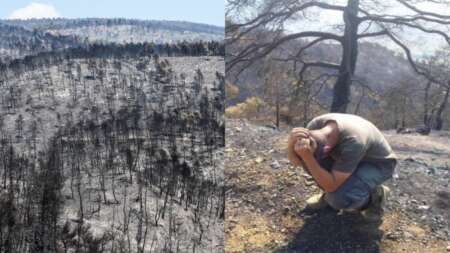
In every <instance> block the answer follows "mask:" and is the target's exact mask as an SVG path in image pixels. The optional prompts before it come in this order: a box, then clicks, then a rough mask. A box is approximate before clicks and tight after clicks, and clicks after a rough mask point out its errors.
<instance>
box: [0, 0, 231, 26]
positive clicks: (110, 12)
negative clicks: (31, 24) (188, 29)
mask: <svg viewBox="0 0 450 253" xmlns="http://www.w3.org/2000/svg"><path fill="white" fill-rule="evenodd" d="M224 5H225V0H42V1H40V0H36V1H30V0H0V6H1V8H0V18H4V19H7V18H16V19H17V18H20V19H28V18H46V17H47V18H52V17H63V18H85V17H101V18H111V17H116V18H117V17H120V18H133V19H154V20H181V21H191V22H196V23H204V24H211V25H217V26H224V19H225V18H224V13H225V12H224V8H225V6H224Z"/></svg>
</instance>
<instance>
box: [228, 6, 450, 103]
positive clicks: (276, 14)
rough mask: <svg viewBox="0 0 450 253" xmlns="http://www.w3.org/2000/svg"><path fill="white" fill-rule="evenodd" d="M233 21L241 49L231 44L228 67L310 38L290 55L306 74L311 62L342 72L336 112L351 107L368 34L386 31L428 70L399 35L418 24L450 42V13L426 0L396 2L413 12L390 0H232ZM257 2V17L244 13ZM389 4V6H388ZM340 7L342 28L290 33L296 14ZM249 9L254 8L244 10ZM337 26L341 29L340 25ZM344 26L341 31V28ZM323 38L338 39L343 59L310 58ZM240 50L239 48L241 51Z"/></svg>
mask: <svg viewBox="0 0 450 253" xmlns="http://www.w3.org/2000/svg"><path fill="white" fill-rule="evenodd" d="M227 2H228V5H227V9H228V10H227V13H228V17H229V20H228V24H227V27H226V34H227V36H226V42H227V45H230V46H229V47H230V48H233V47H235V45H237V44H239V48H238V50H227V55H226V58H227V60H226V65H227V71H230V70H232V69H233V68H236V69H239V71H238V74H239V73H240V72H241V71H242V70H243V69H245V68H248V67H249V66H251V65H252V64H253V63H255V62H256V61H257V60H259V59H261V58H263V57H266V56H268V55H269V54H270V53H272V52H273V51H274V50H280V49H281V48H282V47H283V45H284V44H287V43H299V39H303V40H306V43H304V44H302V45H301V46H300V47H299V48H298V49H297V52H295V53H294V54H292V55H288V56H287V57H286V60H290V61H292V62H293V63H294V64H297V63H301V65H300V66H301V67H300V70H299V73H298V75H299V77H300V79H302V77H303V75H304V73H305V72H306V70H307V69H309V68H323V69H328V70H331V71H334V72H336V73H337V78H336V81H335V83H334V86H333V101H332V104H331V107H330V110H331V111H332V112H345V111H346V110H347V107H348V105H349V103H350V97H351V89H350V87H351V85H352V83H353V81H354V79H355V78H354V74H355V69H356V66H357V60H358V42H359V41H360V40H363V39H367V38H377V37H383V38H385V39H386V40H387V41H389V42H392V43H393V44H394V45H397V46H398V47H399V48H400V49H402V50H403V52H404V53H405V55H406V57H407V59H408V61H409V63H410V64H411V66H412V68H413V69H414V71H415V72H417V73H418V74H421V75H424V76H427V77H428V78H430V79H434V78H433V77H432V76H430V75H428V73H427V72H426V71H424V70H423V69H422V68H421V66H419V65H418V64H416V62H415V60H414V58H413V53H412V49H411V48H410V47H408V45H406V44H405V43H404V42H403V41H402V40H401V39H400V37H399V34H400V32H401V31H403V30H404V29H410V30H416V31H420V32H423V33H427V34H430V35H436V36H438V37H440V38H443V39H444V40H445V41H446V42H447V43H448V44H449V45H450V36H449V35H448V33H447V32H446V27H448V25H449V24H450V16H447V15H441V14H438V13H433V12H429V11H425V10H422V9H420V8H419V7H417V3H419V2H424V1H420V0H419V1H412V0H394V1H392V3H393V4H395V5H396V6H401V7H402V8H404V9H406V10H407V11H408V12H410V13H412V14H410V15H396V14H390V13H389V12H388V11H387V9H388V8H387V7H388V6H386V4H385V2H381V1H365V0H347V1H346V2H345V5H339V4H335V1H318V0H301V1H293V0H265V1H260V2H258V1H248V0H247V1H246V0H228V1H227ZM434 2H435V3H436V4H442V5H449V3H448V2H447V1H434ZM249 6H253V7H251V9H252V11H253V12H255V11H256V12H257V14H256V15H255V16H253V17H251V18H245V17H242V16H239V14H237V13H239V10H241V9H242V8H249ZM385 7H386V8H385ZM317 9H319V10H320V11H334V12H339V13H341V15H342V17H343V24H337V25H338V26H339V28H340V29H337V31H336V32H324V31H319V30H315V29H312V30H310V31H308V30H306V31H300V32H295V33H286V30H285V27H286V25H287V24H288V22H292V21H293V20H295V19H298V18H300V19H303V18H307V17H310V16H311V14H313V13H314V12H313V11H314V10H317ZM244 13H246V14H245V15H248V13H249V12H244ZM335 30H336V29H335ZM339 30H341V31H342V32H341V34H339V33H337V32H338V31H339ZM322 42H332V43H336V44H338V45H339V46H340V47H341V49H342V51H341V55H340V56H341V57H340V61H339V62H329V61H325V60H320V61H308V58H307V57H306V56H305V51H306V50H307V49H309V48H312V47H314V46H317V45H318V44H319V43H322ZM235 51H237V52H235Z"/></svg>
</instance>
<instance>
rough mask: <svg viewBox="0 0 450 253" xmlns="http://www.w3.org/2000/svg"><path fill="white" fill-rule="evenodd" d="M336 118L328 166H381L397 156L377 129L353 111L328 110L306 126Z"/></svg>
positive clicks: (351, 168)
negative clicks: (336, 133)
mask: <svg viewBox="0 0 450 253" xmlns="http://www.w3.org/2000/svg"><path fill="white" fill-rule="evenodd" d="M330 121H334V122H336V124H337V126H338V128H339V140H338V143H337V145H336V146H335V147H334V148H333V149H332V151H331V153H330V156H331V157H332V158H333V160H334V163H333V165H332V168H331V169H332V170H338V171H342V172H353V171H355V169H356V168H357V166H358V164H359V163H361V162H369V163H372V164H374V165H379V166H384V164H386V162H389V160H395V159H396V158H397V157H396V155H395V153H394V152H393V151H392V148H391V146H390V145H389V143H388V142H387V140H386V138H384V136H383V134H382V133H381V131H380V130H379V129H378V128H377V127H376V126H375V125H374V124H372V123H371V122H370V121H368V120H366V119H364V118H361V117H359V116H357V115H353V114H344V113H328V114H324V115H321V116H318V117H316V118H314V119H313V120H312V121H311V122H309V123H308V126H307V128H308V129H310V130H314V129H320V128H322V127H324V126H325V125H326V123H327V122H330Z"/></svg>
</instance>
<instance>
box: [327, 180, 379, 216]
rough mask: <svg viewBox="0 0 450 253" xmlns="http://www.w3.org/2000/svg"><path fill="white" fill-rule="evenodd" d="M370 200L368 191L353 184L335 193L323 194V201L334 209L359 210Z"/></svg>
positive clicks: (361, 186) (362, 186)
mask: <svg viewBox="0 0 450 253" xmlns="http://www.w3.org/2000/svg"><path fill="white" fill-rule="evenodd" d="M369 198H370V190H369V189H368V188H367V187H365V186H364V185H360V184H358V183H354V184H351V185H346V187H343V188H340V189H338V190H337V191H335V192H330V193H326V194H325V201H327V203H328V204H329V205H330V206H331V207H333V208H334V209H337V210H340V209H359V208H360V207H362V206H364V205H365V204H366V203H367V201H369Z"/></svg>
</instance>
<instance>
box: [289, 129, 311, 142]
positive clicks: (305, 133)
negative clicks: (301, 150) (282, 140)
mask: <svg viewBox="0 0 450 253" xmlns="http://www.w3.org/2000/svg"><path fill="white" fill-rule="evenodd" d="M300 139H309V130H308V129H306V128H303V127H296V128H293V129H292V130H291V134H290V135H289V143H290V144H292V145H294V144H295V143H296V142H297V141H298V140H300Z"/></svg>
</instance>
